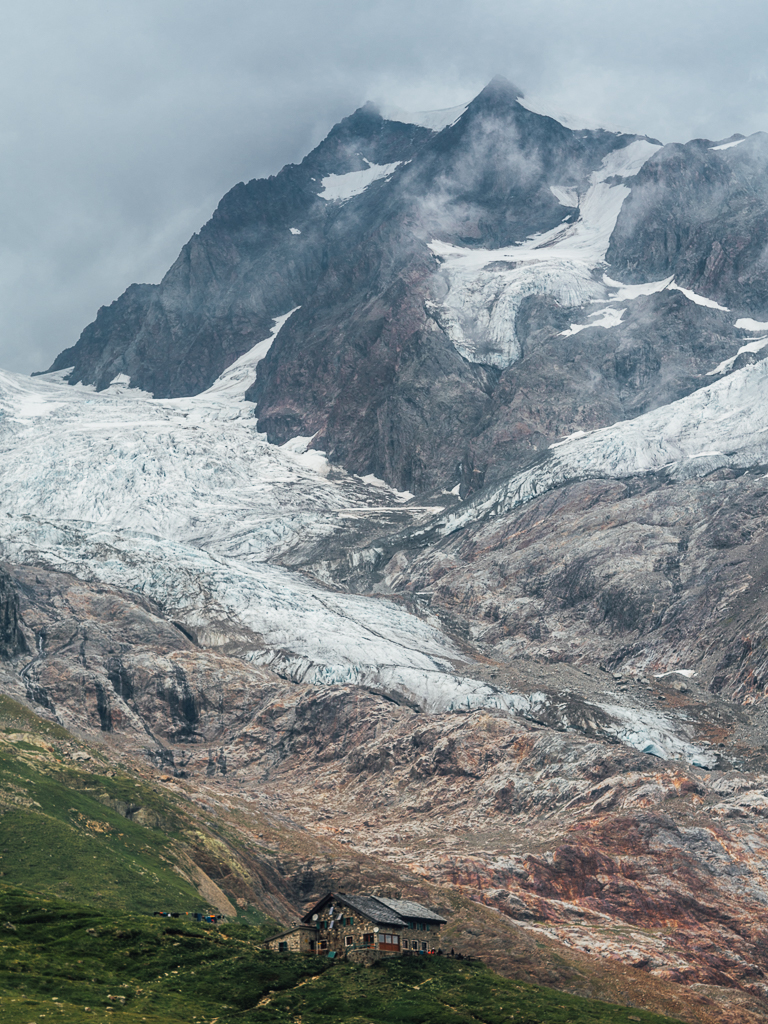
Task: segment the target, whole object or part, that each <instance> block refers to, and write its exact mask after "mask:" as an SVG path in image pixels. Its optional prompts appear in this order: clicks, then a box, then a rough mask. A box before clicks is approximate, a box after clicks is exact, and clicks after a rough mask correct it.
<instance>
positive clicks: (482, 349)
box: [429, 139, 671, 369]
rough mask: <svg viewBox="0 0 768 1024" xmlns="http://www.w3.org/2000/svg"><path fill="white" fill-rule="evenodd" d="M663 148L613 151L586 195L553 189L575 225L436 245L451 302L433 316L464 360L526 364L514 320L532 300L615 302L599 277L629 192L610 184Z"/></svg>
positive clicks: (641, 142) (644, 145) (640, 144)
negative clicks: (488, 244) (501, 243)
mask: <svg viewBox="0 0 768 1024" xmlns="http://www.w3.org/2000/svg"><path fill="white" fill-rule="evenodd" d="M660 148H661V147H660V146H658V145H656V144H655V143H652V142H648V141H646V140H645V139H638V140H636V141H635V142H631V143H630V144H629V145H628V146H624V147H622V148H621V149H617V150H614V151H613V152H611V153H609V154H608V155H607V156H606V157H604V158H603V161H602V165H601V167H600V168H599V170H596V171H593V172H592V174H591V176H590V182H589V187H588V188H587V190H586V192H585V193H584V194H583V195H581V196H578V195H575V194H574V190H572V189H569V190H564V189H563V188H562V187H560V186H557V185H555V186H550V190H551V191H552V192H553V194H554V195H555V197H556V198H557V199H558V202H560V203H562V202H563V201H564V200H565V201H566V202H568V203H570V202H571V200H575V201H574V203H573V205H574V206H578V211H579V215H578V218H577V220H576V221H575V222H574V223H573V224H561V225H559V226H557V227H555V228H552V229H551V230H549V231H546V232H542V233H541V234H538V235H533V236H531V237H530V238H527V239H526V240H525V241H523V242H520V243H517V244H515V245H510V246H505V247H504V248H501V249H470V248H466V247H463V246H458V245H453V244H452V243H449V242H444V241H441V240H440V239H433V240H432V242H431V243H430V249H431V250H432V253H433V254H434V256H435V257H436V259H438V260H439V262H440V265H441V266H440V273H441V274H442V276H443V278H444V281H445V286H446V296H445V298H444V299H443V301H442V303H441V304H440V305H438V304H435V303H432V304H430V307H429V312H430V314H431V315H432V316H433V318H434V319H435V321H436V323H437V324H438V325H439V326H440V327H441V328H442V329H443V330H444V331H445V333H446V334H447V336H448V338H449V339H450V341H451V343H452V344H453V346H454V347H455V348H456V350H457V351H458V352H459V353H460V354H461V355H462V356H463V357H464V358H465V359H468V360H470V361H471V362H482V363H486V364H488V365H491V366H495V367H498V368H499V369H506V367H508V366H511V365H512V364H513V363H515V362H516V361H517V360H518V359H520V357H521V355H522V350H521V347H520V343H519V341H518V339H517V337H516V335H515V319H516V317H517V312H518V310H519V308H520V306H521V304H522V302H523V300H524V299H525V298H526V296H528V295H550V296H552V297H553V298H554V299H556V300H557V301H558V302H559V303H560V304H561V305H564V306H581V305H584V303H586V302H597V301H600V300H603V301H611V300H612V299H613V298H615V296H611V295H610V290H609V285H608V284H607V282H606V281H605V280H601V279H599V278H598V277H596V274H595V271H596V270H597V268H598V267H601V266H602V265H603V262H604V259H605V254H606V252H607V250H608V244H609V241H610V238H611V234H612V233H613V229H614V228H615V226H616V221H617V219H618V216H619V213H620V211H621V207H622V205H623V203H624V200H625V199H626V197H627V196H628V195H629V193H630V189H629V188H628V187H627V186H626V185H624V184H616V183H615V181H611V183H610V184H609V180H610V179H615V178H630V177H633V176H634V175H635V174H637V172H638V171H639V170H640V168H641V167H642V166H643V164H644V163H645V162H646V161H647V160H648V159H650V157H651V156H653V154H654V153H655V152H656V151H657V150H658V149H660ZM670 283H671V282H670ZM587 326H595V325H587ZM598 326H607V325H604V324H601V325H598Z"/></svg>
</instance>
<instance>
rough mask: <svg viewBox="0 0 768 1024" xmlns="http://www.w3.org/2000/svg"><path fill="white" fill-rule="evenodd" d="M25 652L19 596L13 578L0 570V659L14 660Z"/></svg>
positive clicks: (25, 644) (25, 645)
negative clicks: (20, 623) (20, 622)
mask: <svg viewBox="0 0 768 1024" xmlns="http://www.w3.org/2000/svg"><path fill="white" fill-rule="evenodd" d="M26 650H27V643H26V640H25V639H24V634H23V633H22V631H21V627H20V625H19V595H18V592H17V590H16V587H15V586H14V583H13V578H12V577H11V576H10V575H9V574H8V573H7V572H6V571H5V569H2V568H0V658H14V657H16V655H18V654H21V653H23V652H24V651H26Z"/></svg>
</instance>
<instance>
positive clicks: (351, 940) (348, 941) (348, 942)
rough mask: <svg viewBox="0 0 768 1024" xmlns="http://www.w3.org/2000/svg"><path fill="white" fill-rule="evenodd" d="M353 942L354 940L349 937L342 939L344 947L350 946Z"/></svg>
mask: <svg viewBox="0 0 768 1024" xmlns="http://www.w3.org/2000/svg"><path fill="white" fill-rule="evenodd" d="M354 941H355V940H354V939H353V938H352V936H351V935H347V936H346V938H345V939H344V945H345V946H351V945H352V943H353V942H354Z"/></svg>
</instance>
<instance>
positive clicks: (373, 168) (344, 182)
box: [318, 157, 402, 202]
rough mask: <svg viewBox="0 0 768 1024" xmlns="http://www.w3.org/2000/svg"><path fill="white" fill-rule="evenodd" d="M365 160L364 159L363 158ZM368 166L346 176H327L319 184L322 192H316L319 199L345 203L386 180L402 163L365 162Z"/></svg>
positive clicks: (399, 161) (400, 161)
mask: <svg viewBox="0 0 768 1024" xmlns="http://www.w3.org/2000/svg"><path fill="white" fill-rule="evenodd" d="M363 160H365V157H363ZM365 162H366V163H367V164H368V166H367V167H366V168H365V169H364V170H362V171H349V172H348V173H347V174H328V175H326V176H325V177H324V178H323V180H322V182H321V184H322V191H321V192H318V195H319V196H320V198H321V199H327V200H329V201H334V200H335V201H338V202H346V200H347V199H352V197H353V196H359V195H361V193H363V192H365V190H366V189H367V188H368V186H369V185H372V184H373V183H374V181H378V180H379V179H380V178H388V177H389V175H390V174H392V173H393V171H396V170H397V168H398V167H399V166H400V164H401V163H402V160H398V161H397V162H396V163H393V164H372V163H370V162H369V161H368V160H365Z"/></svg>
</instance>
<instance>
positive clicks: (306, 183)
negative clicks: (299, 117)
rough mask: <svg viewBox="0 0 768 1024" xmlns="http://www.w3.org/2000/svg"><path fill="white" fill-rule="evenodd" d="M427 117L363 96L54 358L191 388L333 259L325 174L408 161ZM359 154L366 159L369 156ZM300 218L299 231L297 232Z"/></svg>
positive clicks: (162, 386)
mask: <svg viewBox="0 0 768 1024" xmlns="http://www.w3.org/2000/svg"><path fill="white" fill-rule="evenodd" d="M430 134H431V132H429V131H428V130H427V129H425V128H420V127H418V126H416V125H405V124H399V123H394V122H386V121H383V120H382V119H381V117H379V115H378V114H377V113H376V112H375V111H374V110H373V109H371V108H367V107H364V108H362V109H361V110H359V111H357V112H356V113H355V114H353V115H352V116H351V117H348V118H346V119H345V120H344V121H342V122H341V123H340V124H338V125H337V126H336V127H335V128H334V129H333V131H332V132H331V133H330V135H329V136H328V138H327V139H326V140H325V141H324V142H323V143H322V144H321V145H320V146H319V147H318V148H317V149H316V150H314V152H313V153H311V154H310V155H309V156H308V157H307V158H306V159H305V160H304V161H303V162H302V163H301V164H300V165H298V166H294V165H291V166H288V167H285V168H284V169H283V170H282V171H281V172H280V174H278V175H277V176H275V177H272V178H268V179H261V180H258V181H257V180H254V181H251V182H249V183H248V184H247V185H246V184H242V183H240V184H239V185H236V186H235V187H234V188H233V189H232V190H231V191H230V192H228V193H227V195H226V196H225V197H224V198H223V199H222V201H221V203H220V204H219V206H218V208H217V210H216V211H215V213H214V215H213V217H212V218H211V220H210V221H209V222H208V223H207V224H206V225H205V227H204V228H203V229H202V230H201V231H200V233H199V234H196V235H194V236H193V237H192V238H191V239H190V241H189V242H188V243H187V244H186V245H185V246H184V248H183V249H182V251H181V253H180V255H179V257H178V259H177V260H176V262H175V263H174V265H173V266H172V267H171V269H170V270H169V271H168V273H167V274H166V275H165V277H164V278H163V280H162V282H161V283H160V284H159V285H132V286H131V287H130V288H129V289H128V290H127V291H126V292H125V293H124V295H122V296H121V297H120V298H119V299H118V300H117V301H116V302H113V303H112V305H111V306H108V307H104V308H102V309H101V310H99V313H98V316H97V317H96V320H95V321H94V322H93V323H92V324H90V325H89V326H88V327H87V328H86V329H85V330H84V331H83V334H82V335H81V337H80V339H79V341H78V343H77V344H76V345H75V346H74V347H73V348H69V349H66V350H65V351H64V352H62V353H61V354H60V355H59V356H58V357H57V359H56V360H55V362H54V363H53V366H52V367H51V369H54V370H60V369H65V368H68V367H70V366H74V367H75V369H74V372H73V373H72V374H71V376H70V378H69V380H70V383H77V382H79V381H85V382H88V383H93V384H95V385H96V386H97V388H99V389H103V388H105V387H107V386H108V385H109V383H110V381H111V380H113V378H114V377H115V376H116V375H117V374H121V373H122V374H128V375H129V376H130V377H131V382H132V384H133V386H135V387H139V388H142V389H144V390H147V391H150V392H152V393H153V394H154V395H155V397H157V398H168V397H175V396H180V395H193V394H197V393H199V392H200V391H203V390H204V389H205V388H206V387H208V385H209V384H211V383H212V382H213V381H214V380H215V379H216V377H217V376H218V375H219V374H220V373H221V371H222V370H224V369H225V368H226V367H227V366H229V365H230V364H231V363H232V362H234V360H235V359H237V358H238V357H239V356H240V355H242V354H243V353H244V352H247V351H248V349H250V348H252V347H253V345H255V344H256V343H257V342H259V341H262V340H263V339H264V338H266V337H268V336H269V332H270V328H271V327H272V320H273V318H274V317H276V316H280V315H281V314H283V313H285V312H287V311H288V310H289V309H292V308H293V307H295V306H299V305H301V304H302V303H303V302H305V301H306V299H307V297H308V296H310V295H311V294H312V293H313V291H314V290H315V288H316V286H317V282H318V279H319V277H320V276H321V274H322V273H323V271H324V269H325V265H326V263H327V259H328V252H327V243H326V241H325V235H326V233H327V231H328V222H329V218H330V219H332V215H333V212H334V205H333V204H328V203H327V202H326V201H325V200H323V199H320V198H318V192H319V191H320V181H321V179H322V177H323V176H325V175H327V174H331V173H334V174H344V173H347V172H349V171H354V170H363V169H364V168H365V167H366V166H367V165H366V162H365V160H366V159H367V160H369V161H370V162H371V163H381V164H386V163H393V162H395V161H403V160H408V159H410V158H411V157H412V155H413V153H414V152H415V150H416V149H417V148H418V146H419V144H420V143H421V142H423V140H424V139H425V138H426V137H427V136H429V135H430ZM364 158H365V159H364ZM291 228H295V229H296V230H297V231H299V232H301V233H300V234H293V233H292V232H291V230H290V229H291Z"/></svg>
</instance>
